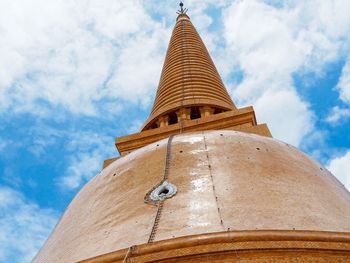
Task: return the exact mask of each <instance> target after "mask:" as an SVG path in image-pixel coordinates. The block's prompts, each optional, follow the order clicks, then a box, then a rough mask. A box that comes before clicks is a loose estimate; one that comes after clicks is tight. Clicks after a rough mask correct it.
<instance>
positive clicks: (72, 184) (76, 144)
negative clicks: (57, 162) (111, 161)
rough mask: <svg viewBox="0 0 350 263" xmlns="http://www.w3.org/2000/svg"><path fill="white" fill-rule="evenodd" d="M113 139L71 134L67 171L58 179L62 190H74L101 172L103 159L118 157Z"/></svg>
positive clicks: (94, 134)
mask: <svg viewBox="0 0 350 263" xmlns="http://www.w3.org/2000/svg"><path fill="white" fill-rule="evenodd" d="M113 142H114V141H113V138H112V137H108V136H103V135H99V134H97V133H91V132H82V133H77V134H73V135H71V137H70V142H69V144H68V145H67V150H68V152H69V154H70V157H69V160H68V164H67V169H66V171H65V173H64V175H63V176H62V177H60V178H59V179H58V183H59V185H60V186H61V187H62V188H63V189H75V188H78V187H80V186H81V185H82V184H83V183H85V182H87V181H88V180H89V179H90V178H91V177H93V176H94V175H96V174H97V173H98V172H99V171H101V170H102V165H103V161H104V159H107V158H111V157H114V156H116V155H118V153H117V150H116V149H115V146H114V143H113Z"/></svg>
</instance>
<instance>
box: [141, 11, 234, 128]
mask: <svg viewBox="0 0 350 263" xmlns="http://www.w3.org/2000/svg"><path fill="white" fill-rule="evenodd" d="M190 106H211V107H216V108H218V109H223V110H233V109H236V108H235V105H234V104H233V102H232V100H231V98H230V96H229V94H228V92H227V90H226V88H225V87H224V84H223V82H222V80H221V78H220V76H219V73H218V71H217V70H216V68H215V65H214V63H213V61H212V59H211V57H210V55H209V53H208V51H207V49H206V47H205V45H204V43H203V41H202V39H201V38H200V36H199V34H198V33H197V31H196V29H195V28H194V26H193V24H192V23H191V21H190V19H189V17H188V16H187V15H186V14H180V15H179V16H178V17H177V21H176V25H175V28H174V30H173V33H172V36H171V39H170V43H169V47H168V51H167V55H166V58H165V62H164V65H163V70H162V74H161V78H160V81H159V87H158V90H157V94H156V98H155V101H154V105H153V108H152V112H151V115H150V117H149V118H148V120H147V121H146V123H145V125H144V129H145V128H147V126H149V125H151V123H152V122H155V121H156V119H157V118H159V117H160V116H161V115H164V114H166V113H168V112H170V111H174V110H177V109H180V108H183V107H190Z"/></svg>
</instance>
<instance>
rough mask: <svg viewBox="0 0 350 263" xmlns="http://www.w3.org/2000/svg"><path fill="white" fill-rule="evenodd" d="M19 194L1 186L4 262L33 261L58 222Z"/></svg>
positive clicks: (0, 243)
mask: <svg viewBox="0 0 350 263" xmlns="http://www.w3.org/2000/svg"><path fill="white" fill-rule="evenodd" d="M57 217H58V216H57V213H56V212H55V211H54V210H51V209H43V208H40V207H39V206H38V205H37V204H35V203H33V202H31V201H28V200H26V198H25V197H24V196H23V195H22V194H21V193H20V192H18V191H15V190H13V189H12V188H8V187H3V186H0V261H1V262H30V260H31V259H32V258H33V256H34V255H35V254H36V252H37V251H38V249H39V248H40V247H41V246H42V244H43V243H44V241H45V240H46V238H47V236H48V234H49V233H50V232H51V230H52V229H53V227H54V225H55V223H56V221H57Z"/></svg>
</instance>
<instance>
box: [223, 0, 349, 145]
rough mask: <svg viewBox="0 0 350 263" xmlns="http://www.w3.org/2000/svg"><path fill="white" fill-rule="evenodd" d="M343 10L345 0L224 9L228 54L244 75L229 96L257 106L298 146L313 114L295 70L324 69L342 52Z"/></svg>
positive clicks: (345, 41)
mask: <svg viewBox="0 0 350 263" xmlns="http://www.w3.org/2000/svg"><path fill="white" fill-rule="evenodd" d="M344 10H350V2H349V1H317V0H314V1H302V2H300V1H289V2H285V3H283V4H282V5H281V6H279V7H276V6H273V5H269V4H267V3H266V2H263V1H257V0H250V1H245V0H243V1H236V2H234V3H233V4H232V5H231V6H229V7H228V8H227V9H226V10H225V11H224V13H223V21H224V27H225V28H224V38H225V40H226V43H227V54H226V56H228V57H231V58H232V59H235V60H236V61H237V63H231V66H235V65H237V64H238V65H239V69H240V70H242V71H243V75H244V77H243V80H242V82H241V83H240V84H239V85H238V86H237V87H235V89H234V90H233V91H232V94H233V99H234V100H235V101H236V102H238V104H239V105H249V104H253V105H256V109H257V115H258V116H261V117H262V119H258V120H259V121H268V124H269V126H270V128H271V130H272V133H273V136H274V137H277V138H279V139H282V140H284V141H287V142H289V143H292V144H294V145H296V146H298V145H299V144H300V143H301V141H302V139H303V138H305V136H306V135H307V134H308V133H309V132H310V131H312V130H313V117H314V114H313V113H312V112H311V111H310V108H309V105H308V103H307V102H306V101H305V100H304V99H302V98H301V97H300V95H299V94H298V93H297V88H296V87H295V84H294V81H293V74H294V73H295V72H298V71H307V72H310V71H311V72H315V73H317V74H319V73H322V70H324V68H325V67H326V65H327V63H329V62H331V61H333V60H335V59H339V57H340V56H343V55H344V54H346V52H347V51H348V50H349V43H350V36H349V34H348V32H349V31H350V18H349V16H348V14H347V13H348V12H347V11H344ZM231 70H232V69H231ZM287 94H288V95H287ZM271 98H273V100H272V99H271ZM283 114H284V118H283V117H282V115H283Z"/></svg>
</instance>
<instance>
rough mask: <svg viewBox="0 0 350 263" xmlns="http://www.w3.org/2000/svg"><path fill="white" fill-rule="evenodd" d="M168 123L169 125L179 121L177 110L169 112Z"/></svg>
mask: <svg viewBox="0 0 350 263" xmlns="http://www.w3.org/2000/svg"><path fill="white" fill-rule="evenodd" d="M168 117H169V118H168V124H169V125H172V124H175V123H178V119H177V115H176V113H175V112H171V113H169V114H168Z"/></svg>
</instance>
